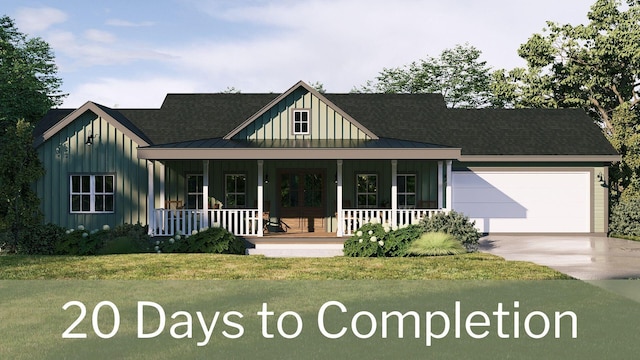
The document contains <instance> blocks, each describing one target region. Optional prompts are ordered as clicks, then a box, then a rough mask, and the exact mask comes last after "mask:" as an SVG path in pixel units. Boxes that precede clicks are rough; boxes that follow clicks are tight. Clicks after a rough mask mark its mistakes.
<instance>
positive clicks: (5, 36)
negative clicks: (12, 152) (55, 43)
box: [0, 16, 65, 133]
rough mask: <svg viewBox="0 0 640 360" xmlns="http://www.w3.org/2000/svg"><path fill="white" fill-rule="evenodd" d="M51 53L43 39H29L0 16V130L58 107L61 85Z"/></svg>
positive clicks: (60, 97)
mask: <svg viewBox="0 0 640 360" xmlns="http://www.w3.org/2000/svg"><path fill="white" fill-rule="evenodd" d="M56 72H57V67H56V65H55V63H54V56H53V52H52V51H51V49H50V48H49V44H47V43H46V42H45V41H44V40H42V39H40V38H31V39H28V38H27V37H26V36H25V35H24V34H22V33H20V32H19V31H18V30H17V28H16V26H15V24H14V22H13V20H12V19H11V18H9V17H7V16H3V17H0V131H2V133H4V129H6V128H7V127H8V126H10V125H13V124H15V123H16V122H17V121H18V119H25V120H26V121H28V122H31V123H34V122H36V121H38V120H39V119H40V118H41V117H42V116H43V115H44V114H45V113H46V112H47V110H49V108H51V107H52V106H55V105H60V104H61V103H62V99H63V98H64V96H65V95H63V94H62V93H61V92H60V90H59V88H60V86H61V84H62V81H61V80H60V78H58V77H57V76H56Z"/></svg>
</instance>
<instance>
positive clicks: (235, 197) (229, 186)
mask: <svg viewBox="0 0 640 360" xmlns="http://www.w3.org/2000/svg"><path fill="white" fill-rule="evenodd" d="M224 183H225V194H224V198H225V204H224V206H226V207H228V208H246V207H247V175H245V174H226V175H225V180H224Z"/></svg>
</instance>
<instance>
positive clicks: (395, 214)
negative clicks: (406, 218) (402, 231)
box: [391, 160, 398, 227]
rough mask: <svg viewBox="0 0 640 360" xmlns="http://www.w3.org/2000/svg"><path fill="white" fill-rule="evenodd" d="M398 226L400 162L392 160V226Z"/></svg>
mask: <svg viewBox="0 0 640 360" xmlns="http://www.w3.org/2000/svg"><path fill="white" fill-rule="evenodd" d="M397 225H398V160H391V226H392V227H393V226H397Z"/></svg>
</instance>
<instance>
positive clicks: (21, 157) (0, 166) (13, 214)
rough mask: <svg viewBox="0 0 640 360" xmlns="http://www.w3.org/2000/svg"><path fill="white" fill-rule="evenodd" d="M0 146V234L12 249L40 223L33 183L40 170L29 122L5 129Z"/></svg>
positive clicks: (20, 122) (39, 174)
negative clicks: (7, 237)
mask: <svg viewBox="0 0 640 360" xmlns="http://www.w3.org/2000/svg"><path fill="white" fill-rule="evenodd" d="M3 135H4V136H3V144H2V146H0V159H1V160H0V184H2V186H1V187H0V202H1V204H0V233H2V232H7V233H9V239H8V240H9V241H10V245H12V246H11V247H12V248H15V247H19V246H20V243H21V241H22V240H23V239H25V238H27V237H28V236H29V235H30V234H29V233H30V232H31V231H32V230H33V229H34V227H35V226H36V225H37V224H39V223H40V221H41V214H40V211H39V208H38V206H39V204H40V200H39V199H38V197H37V196H36V194H35V192H34V191H33V188H32V186H33V183H34V182H35V181H36V180H37V179H38V178H39V177H41V176H42V175H44V169H43V168H42V164H41V163H40V159H38V155H37V154H36V151H35V149H34V148H33V146H32V143H33V125H31V124H29V123H28V122H26V121H24V120H18V122H17V123H16V124H15V126H11V127H8V128H7V129H5V134H3Z"/></svg>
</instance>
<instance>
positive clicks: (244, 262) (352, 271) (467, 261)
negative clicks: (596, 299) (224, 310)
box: [0, 253, 570, 280]
mask: <svg viewBox="0 0 640 360" xmlns="http://www.w3.org/2000/svg"><path fill="white" fill-rule="evenodd" d="M8 279H15V280H34V279H104V280H106V279H110V280H115V279H119V280H122V279H131V280H134V279H135V280H191V279H211V280H230V279H253V280H330V279H336V280H362V279H371V280H383V279H406V280H459V279H466V280H476V279H483V280H507V279H508V280H543V279H570V277H569V276H567V275H564V274H562V273H560V272H557V271H555V270H552V269H550V268H548V267H544V266H539V265H535V264H533V263H529V262H521V261H506V260H504V259H503V258H501V257H498V256H494V255H490V254H484V253H472V254H463V255H456V256H438V257H411V258H352V257H334V258H267V257H263V256H238V255H215V254H132V255H105V256H21V255H11V256H0V280H8Z"/></svg>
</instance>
